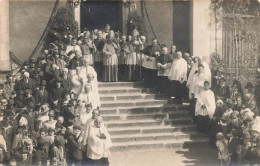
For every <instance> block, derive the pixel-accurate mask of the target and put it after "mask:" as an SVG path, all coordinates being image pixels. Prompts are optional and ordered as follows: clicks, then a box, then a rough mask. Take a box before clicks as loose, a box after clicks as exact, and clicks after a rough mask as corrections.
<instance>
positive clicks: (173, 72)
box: [159, 52, 216, 128]
mask: <svg viewBox="0 0 260 166" xmlns="http://www.w3.org/2000/svg"><path fill="white" fill-rule="evenodd" d="M177 55H178V56H177V58H176V59H175V60H174V61H173V62H172V64H171V65H169V64H168V65H165V66H164V71H167V72H168V74H167V75H168V79H169V80H170V81H171V82H177V83H175V84H174V85H175V86H174V87H173V88H174V89H180V86H179V85H181V86H182V85H183V84H185V83H186V86H187V88H188V89H189V99H190V100H191V108H192V113H193V115H194V116H195V117H197V122H198V127H199V128H203V125H207V124H205V123H204V122H205V118H209V119H211V118H212V117H213V114H214V112H215V108H216V104H215V96H214V93H213V92H212V91H211V90H210V87H211V71H210V68H209V65H208V64H207V62H205V61H202V58H200V57H196V58H195V63H194V64H193V66H192V68H191V71H190V73H189V74H188V75H187V62H186V60H185V59H183V58H182V53H181V52H177ZM159 65H160V64H159ZM177 92H178V93H184V92H181V91H179V90H177ZM179 96H181V95H179V94H176V95H175V97H177V98H178V97H179Z"/></svg>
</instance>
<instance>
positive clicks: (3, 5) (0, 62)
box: [0, 0, 10, 71]
mask: <svg viewBox="0 0 260 166" xmlns="http://www.w3.org/2000/svg"><path fill="white" fill-rule="evenodd" d="M0 70H2V71H8V70H10V58H9V0H2V1H1V0H0Z"/></svg>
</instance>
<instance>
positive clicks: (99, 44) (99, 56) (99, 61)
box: [94, 31, 105, 80]
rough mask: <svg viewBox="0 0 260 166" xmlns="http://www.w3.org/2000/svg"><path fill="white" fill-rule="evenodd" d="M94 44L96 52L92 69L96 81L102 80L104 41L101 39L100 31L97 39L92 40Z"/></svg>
mask: <svg viewBox="0 0 260 166" xmlns="http://www.w3.org/2000/svg"><path fill="white" fill-rule="evenodd" d="M94 44H95V46H96V48H97V51H96V52H95V54H94V68H95V70H96V72H97V76H98V78H97V79H98V80H101V79H102V73H103V53H102V50H103V47H104V45H105V39H103V35H102V31H98V38H97V39H95V40H94Z"/></svg>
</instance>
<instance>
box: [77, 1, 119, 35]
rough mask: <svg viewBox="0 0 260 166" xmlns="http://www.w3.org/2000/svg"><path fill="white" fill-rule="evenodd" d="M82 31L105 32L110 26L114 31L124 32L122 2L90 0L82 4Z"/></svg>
mask: <svg viewBox="0 0 260 166" xmlns="http://www.w3.org/2000/svg"><path fill="white" fill-rule="evenodd" d="M80 13H81V14H80V23H81V27H80V28H81V30H83V28H85V27H86V28H87V29H88V30H90V31H92V30H94V29H101V30H104V28H105V26H106V24H109V25H110V27H111V29H112V30H114V31H122V2H121V1H95V0H88V1H85V2H83V3H81V8H80Z"/></svg>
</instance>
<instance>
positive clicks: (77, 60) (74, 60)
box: [68, 56, 83, 69]
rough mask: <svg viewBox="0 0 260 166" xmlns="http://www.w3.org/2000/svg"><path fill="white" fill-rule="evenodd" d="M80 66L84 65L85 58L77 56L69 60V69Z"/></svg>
mask: <svg viewBox="0 0 260 166" xmlns="http://www.w3.org/2000/svg"><path fill="white" fill-rule="evenodd" d="M78 66H80V67H81V66H83V58H82V57H79V58H77V57H76V56H75V57H74V58H72V59H71V60H70V62H69V65H68V69H76V67H78Z"/></svg>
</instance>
